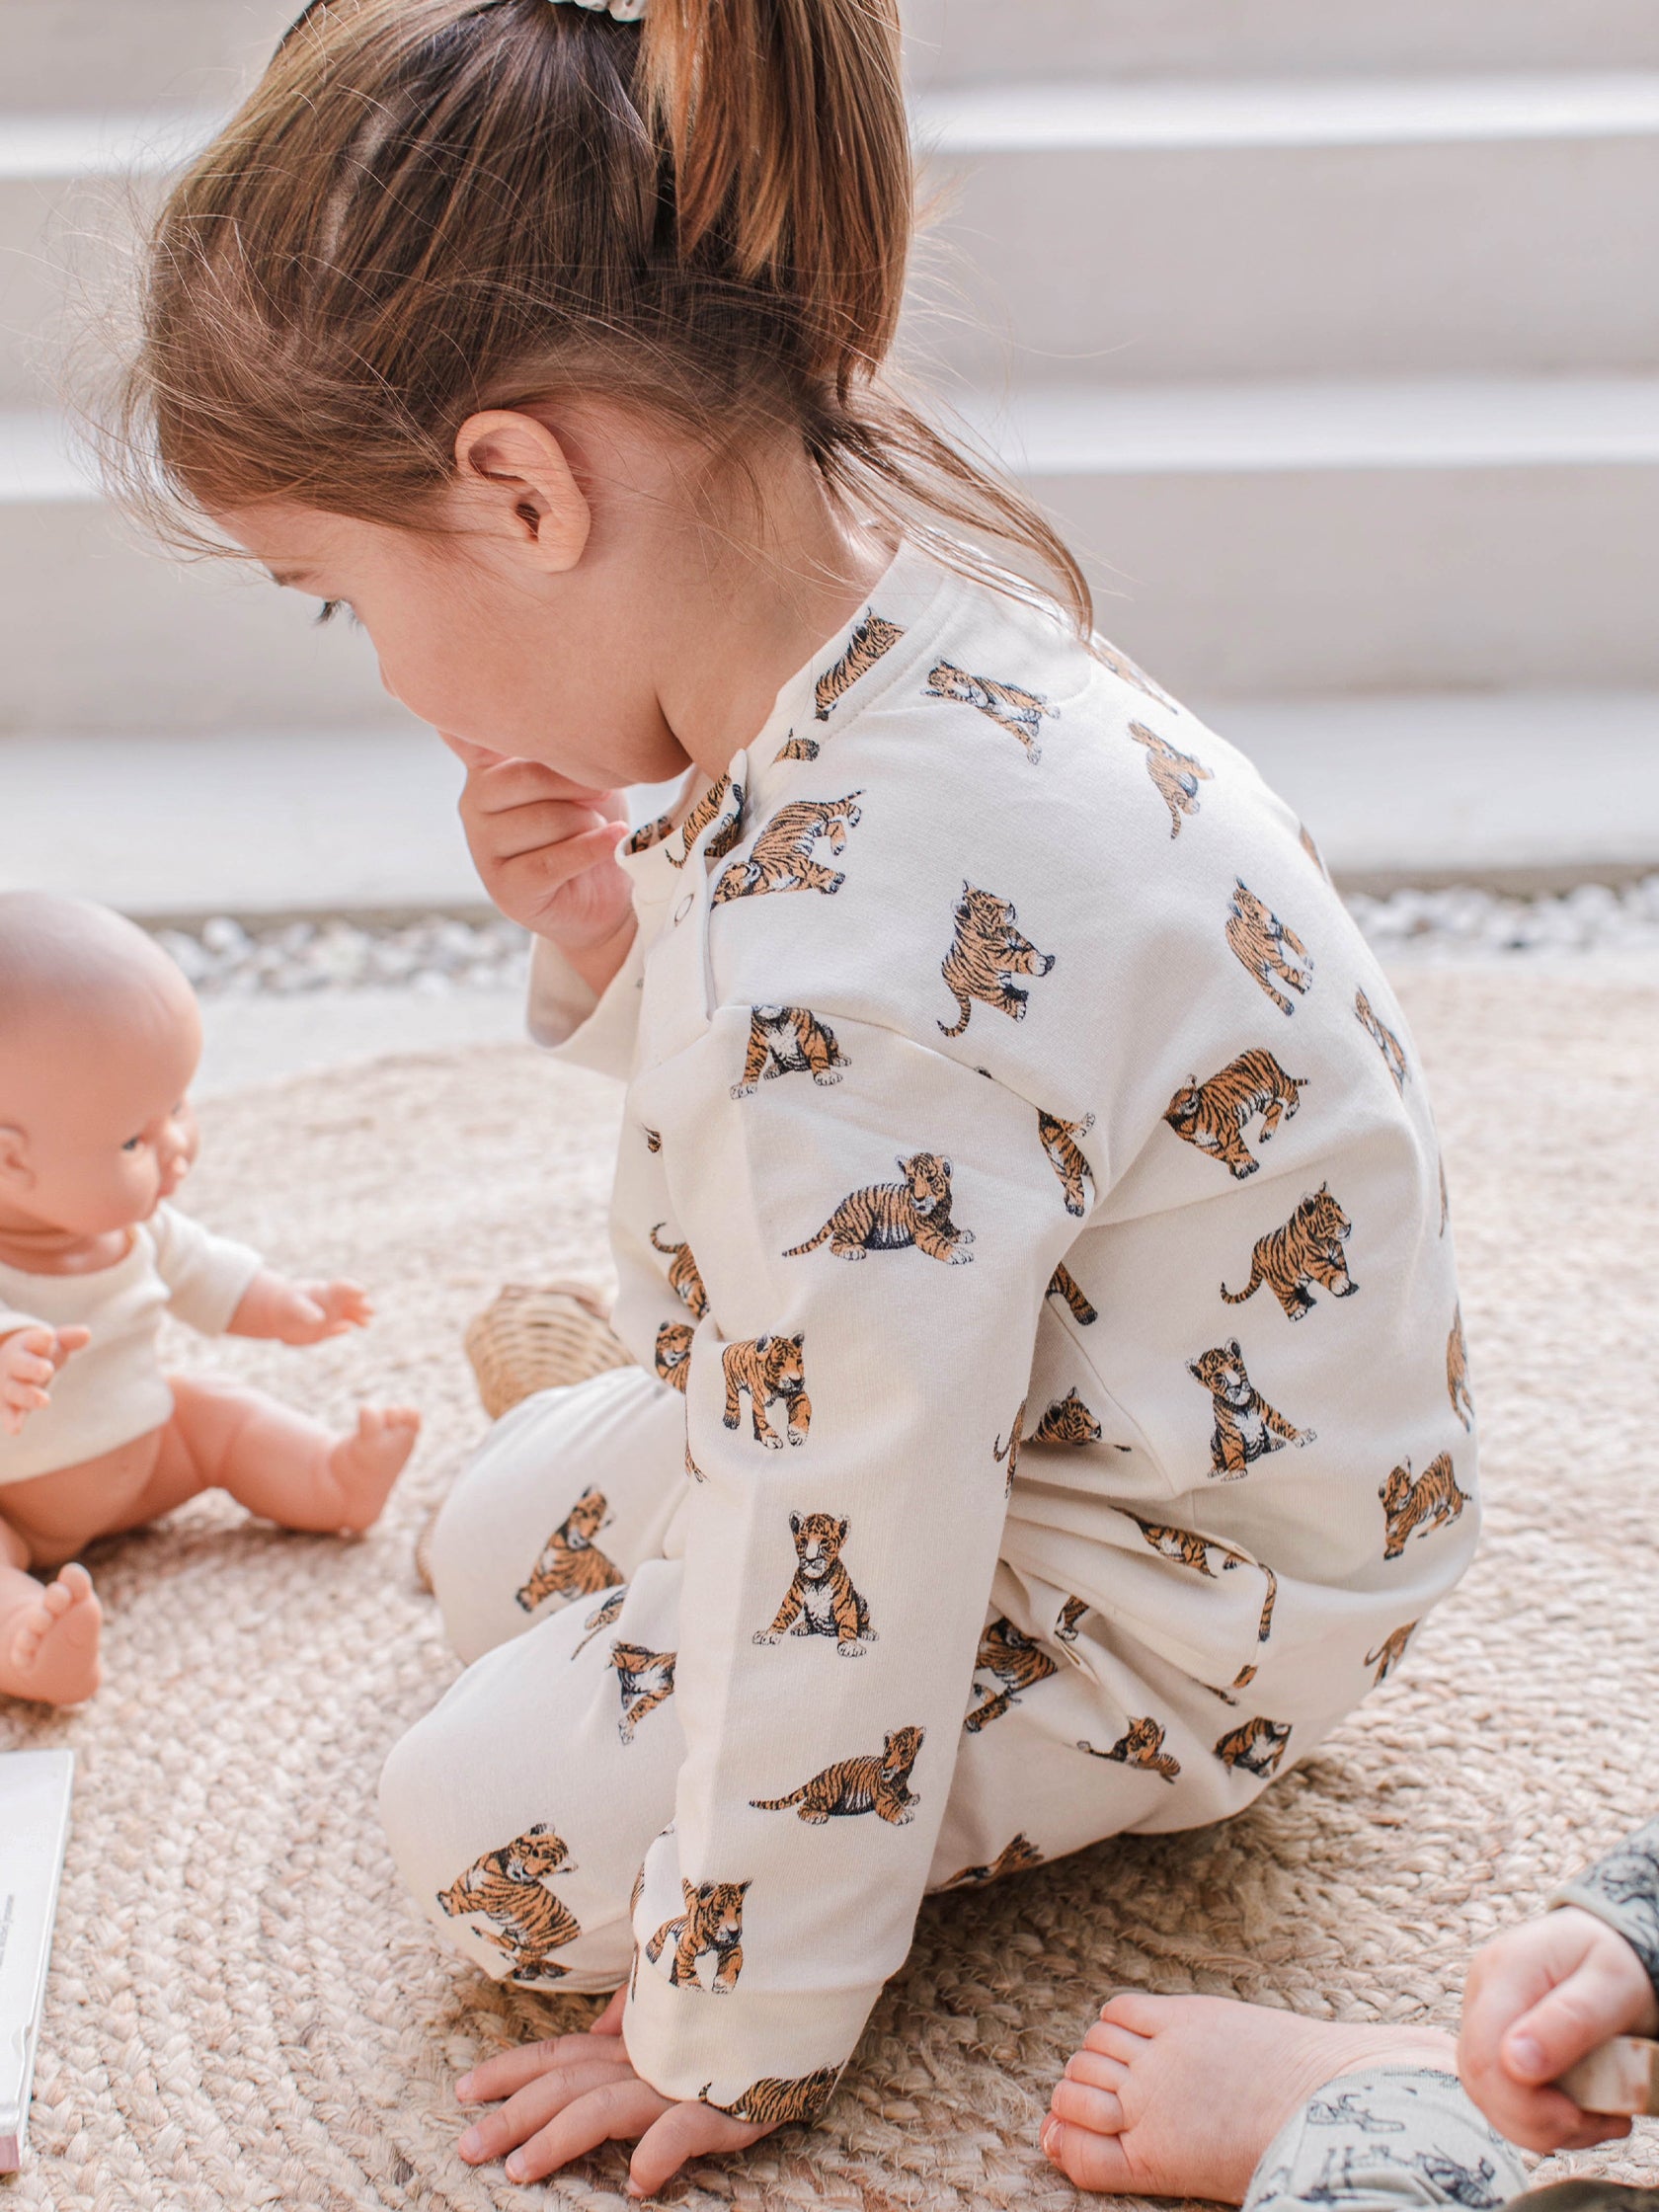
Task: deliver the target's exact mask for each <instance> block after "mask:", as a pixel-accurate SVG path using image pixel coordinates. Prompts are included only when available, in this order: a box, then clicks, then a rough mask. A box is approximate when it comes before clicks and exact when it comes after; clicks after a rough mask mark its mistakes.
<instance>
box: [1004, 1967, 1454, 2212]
mask: <svg viewBox="0 0 1659 2212" xmlns="http://www.w3.org/2000/svg"><path fill="white" fill-rule="evenodd" d="M1396 2064H1397V2065H1402V2066H1423V2067H1435V2068H1439V2069H1441V2070H1443V2071H1445V2072H1446V2073H1449V2074H1456V2072H1457V2071H1458V2062H1457V2045H1456V2044H1455V2043H1454V2041H1453V2039H1452V2037H1451V2036H1450V2035H1444V2034H1442V2033H1441V2032H1440V2030H1439V2029H1438V2028H1432V2027H1360V2026H1350V2025H1347V2024H1345V2023H1339V2022H1336V2021H1332V2020H1312V2019H1306V2018H1304V2017H1303V2015H1301V2014H1298V2013H1284V2012H1279V2011H1277V2010H1275V2009H1274V2008H1272V2007H1270V2006H1265V2005H1241V2004H1237V2003H1235V2002H1233V2001H1232V2000H1231V1999H1227V1998H1221V1997H1148V1996H1145V1995H1143V1994H1142V1993H1140V1992H1139V1991H1127V1992H1124V1993H1123V1994H1121V1995H1119V1996H1116V1997H1114V1998H1112V1999H1111V2000H1110V2001H1109V2002H1108V2003H1107V2004H1106V2005H1105V2006H1103V2007H1102V2009H1101V2014H1100V2017H1099V2019H1097V2020H1096V2021H1095V2023H1094V2025H1093V2026H1092V2027H1091V2028H1090V2029H1089V2031H1088V2033H1087V2034H1086V2035H1085V2036H1084V2037H1083V2042H1082V2048H1081V2049H1080V2050H1077V2051H1074V2052H1073V2053H1072V2054H1071V2057H1070V2058H1069V2059H1068V2060H1067V2067H1066V2075H1065V2079H1064V2080H1063V2081H1061V2082H1060V2083H1059V2084H1058V2085H1057V2086H1056V2089H1055V2093H1054V2095H1053V2097H1052V2099H1051V2100H1050V2101H1051V2105H1052V2112H1051V2116H1050V2118H1049V2119H1048V2120H1046V2121H1045V2122H1044V2126H1043V2149H1044V2150H1045V2151H1046V2152H1047V2153H1048V2155H1049V2157H1050V2158H1051V2159H1052V2160H1053V2161H1054V2163H1055V2165H1056V2166H1058V2167H1059V2168H1061V2170H1062V2171H1063V2172H1064V2173H1066V2174H1067V2177H1068V2179H1069V2180H1070V2181H1071V2182H1072V2183H1073V2184H1074V2185H1075V2186H1076V2187H1077V2188H1079V2189H1102V2190H1105V2191H1107V2192H1109V2193H1110V2194H1112V2195H1114V2196H1184V2197H1192V2196H1201V2197H1210V2198H1213V2199H1214V2200H1215V2201H1217V2202H1218V2203H1222V2204H1242V2203H1243V2201H1244V2196H1245V2192H1246V2191H1247V2189H1248V2188H1249V2186H1250V2176H1251V2175H1252V2174H1253V2173H1255V2171H1256V2168H1257V2166H1258V2165H1259V2164H1260V2162H1261V2158H1262V2154H1263V2153H1264V2152H1265V2151H1266V2149H1267V2147H1268V2145H1269V2144H1270V2143H1271V2142H1272V2141H1273V2138H1274V2137H1275V2136H1276V2135H1277V2134H1278V2133H1279V2130H1280V2129H1281V2128H1282V2127H1283V2126H1284V2125H1285V2122H1286V2121H1287V2120H1288V2119H1290V2118H1291V2117H1292V2115H1293V2114H1294V2113H1296V2112H1297V2111H1299V2110H1300V2109H1301V2107H1302V2106H1303V2105H1304V2104H1305V2103H1306V2101H1307V2099H1308V2098H1309V2097H1310V2096H1311V2095H1312V2094H1313V2093H1314V2092H1315V2091H1316V2090H1320V2089H1323V2087H1324V2086H1325V2084H1326V2083H1327V2082H1330V2081H1333V2080H1334V2079H1335V2078H1336V2077H1337V2076H1338V2075H1340V2074H1352V2073H1354V2072H1355V2071H1356V2070H1357V2069H1359V2068H1361V2067H1366V2066H1379V2065H1382V2066H1391V2065H1396Z"/></svg>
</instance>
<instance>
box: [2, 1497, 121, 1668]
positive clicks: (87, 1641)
mask: <svg viewBox="0 0 1659 2212" xmlns="http://www.w3.org/2000/svg"><path fill="white" fill-rule="evenodd" d="M28 1564H29V1546H28V1545H27V1544H26V1543H25V1542H24V1541H23V1539H22V1537H20V1536H19V1535H18V1533H17V1531H16V1530H15V1529H12V1528H9V1527H8V1526H7V1524H6V1523H5V1522H4V1521H0V1696H3V1697H7V1698H37V1699H40V1702H41V1703H42V1704H46V1705H78V1704H79V1703H80V1701H81V1699H83V1698H90V1697H91V1696H92V1694H93V1692H94V1691H95V1690H96V1689H97V1688H98V1685H99V1683H100V1681H101V1680H102V1679H103V1669H102V1667H101V1665H100V1664H99V1658H98V1641H99V1636H100V1633H101V1631H102V1628H103V1622H104V1617H103V1613H102V1611H101V1610H100V1607H99V1603H98V1600H97V1598H96V1597H94V1595H93V1589H92V1577H91V1576H90V1575H89V1574H88V1573H87V1571H86V1569H85V1567H81V1566H67V1567H63V1568H61V1569H60V1570H59V1572H58V1575H57V1579H56V1580H55V1581H54V1582H49V1583H40V1582H37V1581H36V1579H35V1577H34V1576H33V1575H32V1574H28V1573H26V1572H25V1569H26V1568H27V1566H28Z"/></svg>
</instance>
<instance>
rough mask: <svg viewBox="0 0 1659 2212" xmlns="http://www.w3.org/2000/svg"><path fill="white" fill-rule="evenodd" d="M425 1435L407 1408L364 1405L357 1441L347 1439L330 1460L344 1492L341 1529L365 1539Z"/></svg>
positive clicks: (360, 1416)
mask: <svg viewBox="0 0 1659 2212" xmlns="http://www.w3.org/2000/svg"><path fill="white" fill-rule="evenodd" d="M420 1433H421V1416H420V1415H419V1414H418V1413H417V1412H416V1411H415V1410H414V1409H413V1407H411V1406H407V1405H365V1406H364V1407H363V1408H362V1410H361V1412H360V1413H358V1415H357V1433H356V1436H348V1437H342V1438H341V1440H340V1442H339V1443H338V1444H337V1445H336V1446H335V1447H334V1450H333V1451H332V1452H331V1453H330V1454H329V1472H330V1473H331V1474H332V1475H333V1477H334V1479H335V1482H336V1484H337V1485H338V1486H339V1490H340V1496H341V1503H342V1508H343V1510H342V1512H341V1516H340V1527H341V1528H343V1529H351V1530H353V1531H355V1532H358V1533H360V1532H361V1531H362V1530H364V1529H368V1528H372V1527H373V1525H374V1523H375V1522H376V1521H378V1520H379V1518H380V1508H381V1507H382V1506H383V1505H384V1504H385V1502H386V1499H387V1497H388V1496H389V1495H390V1493H391V1487H392V1484H393V1483H394V1482H395V1481H396V1480H397V1478H398V1476H399V1475H400V1474H401V1473H402V1472H403V1467H404V1462H405V1461H406V1460H407V1459H408V1458H409V1455H410V1453H411V1452H413V1451H414V1449H415V1439H416V1438H417V1437H418V1436H419V1435H420Z"/></svg>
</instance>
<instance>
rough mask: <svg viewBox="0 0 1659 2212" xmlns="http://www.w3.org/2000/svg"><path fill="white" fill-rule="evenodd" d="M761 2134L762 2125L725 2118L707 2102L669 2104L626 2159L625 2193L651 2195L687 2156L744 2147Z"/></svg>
mask: <svg viewBox="0 0 1659 2212" xmlns="http://www.w3.org/2000/svg"><path fill="white" fill-rule="evenodd" d="M765 2133H766V2130H765V2129H764V2128H763V2127H751V2126H750V2125H748V2123H747V2122H745V2121H743V2120H733V2119H728V2117H727V2116H726V2114H725V2113H724V2112H716V2111H714V2110H712V2109H711V2108H710V2106H708V2105H707V2104H671V2105H670V2107H669V2109H668V2110H667V2111H666V2112H665V2113H664V2114H663V2116H662V2118H661V2119H660V2120H657V2121H654V2122H653V2124H652V2125H651V2126H650V2127H648V2128H647V2129H646V2131H645V2133H644V2135H642V2136H641V2138H640V2142H639V2148H638V2149H637V2150H636V2151H635V2153H634V2155H633V2157H632V2158H631V2159H630V2160H629V2162H628V2194H629V2195H630V2196H655V2195H656V2194H657V2191H658V2190H659V2189H660V2188H662V2186H663V2184H664V2183H665V2182H666V2181H669V2180H671V2179H672V2177H673V2175H674V2174H676V2173H678V2172H679V2170H680V2168H681V2167H682V2166H683V2165H684V2164H685V2163H686V2161H687V2160H688V2159H702V2158H707V2157H708V2156H709V2154H710V2153H711V2152H714V2151H743V2150H747V2149H748V2147H749V2146H750V2144H751V2143H758V2142H759V2140H760V2138H761V2136H763V2135H764V2134H765Z"/></svg>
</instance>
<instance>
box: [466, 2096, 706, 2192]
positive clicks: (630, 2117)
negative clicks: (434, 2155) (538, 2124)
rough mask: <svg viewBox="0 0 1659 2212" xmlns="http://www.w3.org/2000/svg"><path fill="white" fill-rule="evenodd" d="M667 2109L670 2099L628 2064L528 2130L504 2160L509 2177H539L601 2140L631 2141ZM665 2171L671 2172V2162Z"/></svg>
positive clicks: (525, 2178)
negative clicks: (537, 2128)
mask: <svg viewBox="0 0 1659 2212" xmlns="http://www.w3.org/2000/svg"><path fill="white" fill-rule="evenodd" d="M669 2109H670V2099H669V2098H668V2097H666V2096H662V2095H659V2094H658V2093H657V2091H656V2090H654V2089H653V2088H652V2087H651V2085H650V2083H649V2082H642V2081H641V2080H640V2078H639V2076H638V2075H637V2074H635V2073H634V2072H633V2070H632V2069H631V2068H630V2069H628V2070H627V2072H626V2074H625V2075H622V2076H619V2078H618V2079H617V2080H615V2081H612V2082H607V2083H605V2084H604V2085H603V2086H602V2087H601V2088H597V2089H591V2090H590V2091H589V2092H588V2093H587V2094H586V2095H585V2096H579V2097H578V2098H577V2099H576V2100H575V2102H574V2103H572V2104H569V2105H567V2106H566V2108H565V2109H564V2110H563V2111H562V2112H561V2113H559V2115H558V2116H557V2118H556V2119H553V2120H550V2121H549V2122H548V2124H547V2126H546V2127H544V2128H543V2129H542V2130H541V2131H540V2133H539V2134H536V2135H532V2136H531V2137H530V2139H529V2141H528V2142H527V2143H525V2144H524V2145H523V2146H522V2148H521V2149H519V2150H516V2151H514V2154H513V2156H512V2157H511V2158H510V2159H509V2160H508V2162H507V2177H508V2179H509V2180H510V2181H540V2180H542V2179H544V2178H545V2177H546V2175H548V2174H549V2173H557V2172H558V2170H559V2168H560V2167H561V2166H568V2165H569V2164H570V2162H571V2160H572V2159H580V2158H583V2157H585V2156H586V2155H587V2153H588V2152H590V2151H596V2150H597V2149H598V2147H599V2145H600V2144H601V2143H611V2142H623V2143H631V2142H633V2140H634V2139H635V2137H636V2136H641V2135H644V2134H645V2132H646V2130H647V2129H648V2128H649V2127H650V2126H651V2123H652V2121H653V2120H656V2119H659V2118H661V2116H662V2115H663V2113H665V2112H666V2111H668V2110H669ZM677 2164H678V2161H677V2160H676V2161H675V2166H677ZM668 2171H669V2172H670V2173H672V2172H673V2171H674V2168H673V2167H671V2168H670V2169H669V2170H668Z"/></svg>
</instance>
